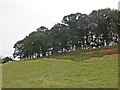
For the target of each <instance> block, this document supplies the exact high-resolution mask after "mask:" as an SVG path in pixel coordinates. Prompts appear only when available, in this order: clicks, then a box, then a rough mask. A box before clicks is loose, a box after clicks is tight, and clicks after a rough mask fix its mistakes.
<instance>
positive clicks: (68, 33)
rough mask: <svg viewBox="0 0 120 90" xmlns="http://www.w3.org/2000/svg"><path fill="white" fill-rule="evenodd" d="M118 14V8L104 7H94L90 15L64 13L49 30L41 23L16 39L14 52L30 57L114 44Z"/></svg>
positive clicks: (20, 55)
mask: <svg viewBox="0 0 120 90" xmlns="http://www.w3.org/2000/svg"><path fill="white" fill-rule="evenodd" d="M118 14H119V13H118V10H114V9H112V10H111V9H110V8H107V9H101V10H93V11H92V12H91V13H90V14H89V15H87V14H81V13H75V14H70V15H66V16H64V17H63V20H62V23H57V24H55V25H54V26H53V27H52V28H51V29H50V30H49V29H48V28H46V27H45V26H41V27H39V28H37V31H34V32H32V33H30V34H29V36H26V37H25V38H24V39H23V40H20V41H18V42H17V43H16V44H15V45H14V48H15V51H14V53H13V56H14V57H19V58H20V59H25V58H27V59H32V58H37V57H42V56H49V55H51V54H53V53H63V52H71V51H74V50H81V49H93V48H101V47H104V46H112V45H117V44H118V43H119V35H118V31H119V29H118V25H119V23H118Z"/></svg>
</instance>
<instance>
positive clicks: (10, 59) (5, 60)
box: [0, 56, 13, 63]
mask: <svg viewBox="0 0 120 90" xmlns="http://www.w3.org/2000/svg"><path fill="white" fill-rule="evenodd" d="M9 61H13V59H12V58H11V57H8V56H7V57H4V58H1V59H0V63H7V62H9Z"/></svg>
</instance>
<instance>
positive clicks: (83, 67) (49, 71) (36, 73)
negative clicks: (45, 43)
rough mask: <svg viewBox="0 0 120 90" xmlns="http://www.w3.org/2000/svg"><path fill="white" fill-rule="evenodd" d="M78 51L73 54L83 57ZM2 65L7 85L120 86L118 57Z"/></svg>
mask: <svg viewBox="0 0 120 90" xmlns="http://www.w3.org/2000/svg"><path fill="white" fill-rule="evenodd" d="M74 53H75V54H74ZM76 54H77V51H76V52H72V53H71V56H70V58H71V57H75V58H76V57H77V58H80V57H79V56H77V55H78V54H77V55H76ZM60 57H61V56H60ZM63 57H64V55H63ZM2 68H3V86H2V87H3V88H117V87H118V58H117V57H112V58H108V57H99V58H98V57H93V58H91V59H86V60H85V59H84V60H82V61H78V62H75V61H72V60H69V59H68V58H67V59H66V58H64V59H63V58H59V59H58V58H57V59H56V58H52V57H51V58H42V59H37V60H31V61H21V62H11V63H8V64H4V65H3V67H2Z"/></svg>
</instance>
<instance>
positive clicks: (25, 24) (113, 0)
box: [0, 0, 119, 56]
mask: <svg viewBox="0 0 120 90" xmlns="http://www.w3.org/2000/svg"><path fill="white" fill-rule="evenodd" d="M118 2H119V0H1V1H0V56H2V55H12V54H13V51H14V49H13V45H14V44H15V43H16V42H17V41H18V40H21V39H23V38H24V37H25V36H26V35H28V34H29V33H31V32H32V31H35V30H36V28H38V27H40V26H42V25H43V26H46V27H48V28H49V29H50V28H51V27H52V26H53V25H54V24H56V23H59V22H61V20H62V18H63V17H64V16H65V15H69V14H71V13H77V12H80V13H85V14H89V13H90V12H92V10H98V9H101V8H108V7H109V8H112V9H113V8H115V9H118Z"/></svg>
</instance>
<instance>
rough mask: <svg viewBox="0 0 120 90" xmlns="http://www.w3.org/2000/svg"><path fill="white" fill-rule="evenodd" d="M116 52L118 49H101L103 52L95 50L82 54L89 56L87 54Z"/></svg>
mask: <svg viewBox="0 0 120 90" xmlns="http://www.w3.org/2000/svg"><path fill="white" fill-rule="evenodd" d="M114 50H118V48H108V49H101V50H93V51H88V52H83V53H81V54H85V55H87V54H94V53H96V52H101V53H102V52H112V51H114Z"/></svg>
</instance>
